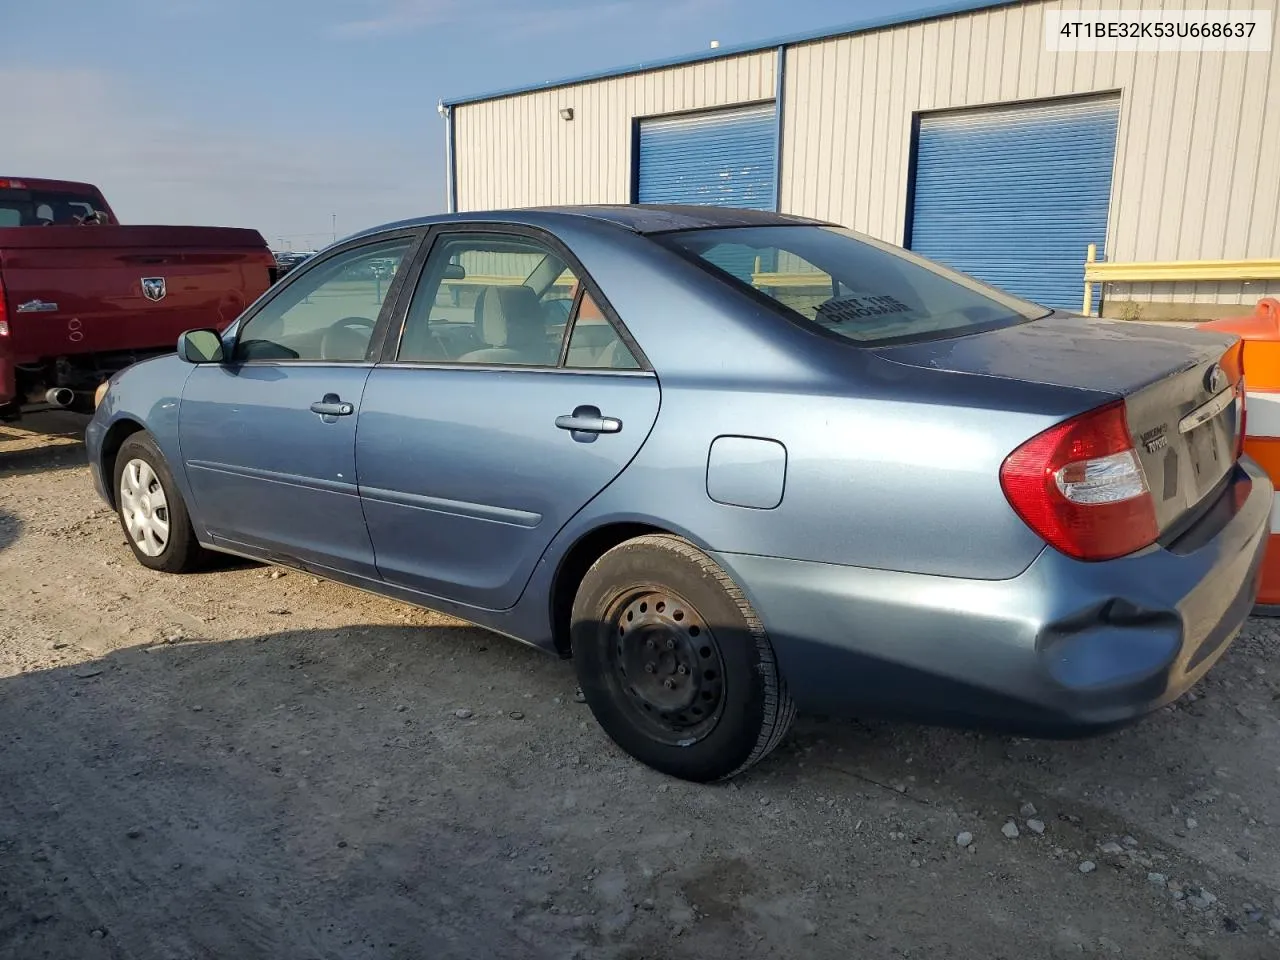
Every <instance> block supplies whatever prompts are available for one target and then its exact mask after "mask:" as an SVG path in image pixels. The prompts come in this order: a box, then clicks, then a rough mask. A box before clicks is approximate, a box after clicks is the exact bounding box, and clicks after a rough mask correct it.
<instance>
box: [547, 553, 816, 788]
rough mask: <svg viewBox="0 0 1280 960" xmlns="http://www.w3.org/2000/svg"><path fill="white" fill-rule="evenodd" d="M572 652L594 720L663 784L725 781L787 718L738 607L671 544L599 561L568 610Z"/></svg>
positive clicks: (733, 591) (721, 584) (696, 560)
mask: <svg viewBox="0 0 1280 960" xmlns="http://www.w3.org/2000/svg"><path fill="white" fill-rule="evenodd" d="M571 640H572V644H573V659H574V664H575V666H576V669H577V673H578V681H579V683H580V684H581V686H582V692H583V694H584V695H585V696H586V700H587V703H588V705H590V707H591V712H592V713H593V714H595V717H596V720H598V721H599V723H600V725H601V726H602V727H603V728H604V730H605V732H606V733H608V734H609V736H610V737H612V738H613V740H614V742H615V743H617V744H618V745H619V746H620V747H622V749H623V750H625V751H627V752H628V753H629V754H631V755H632V756H633V757H635V758H636V759H638V760H640V761H642V762H644V763H646V764H648V765H649V766H651V767H654V768H655V769H657V770H661V771H662V772H664V773H668V774H671V775H672V776H676V777H681V778H682V779H685V780H695V781H699V782H706V781H710V780H720V779H723V778H726V777H731V776H733V775H734V774H736V773H738V772H740V771H742V770H745V769H746V768H747V767H749V766H751V765H752V764H754V763H756V762H757V761H758V760H760V759H761V758H762V757H764V756H765V755H766V754H768V753H769V751H770V750H772V749H773V748H774V747H775V746H777V744H778V742H779V741H780V740H781V739H782V737H783V735H784V734H785V733H786V731H787V728H788V727H790V725H791V721H792V719H793V718H794V716H795V707H794V706H793V705H792V703H791V698H790V697H789V696H788V695H787V690H786V685H785V684H784V683H783V680H782V676H781V674H780V673H779V671H778V666H777V662H776V660H775V659H774V655H773V648H772V646H771V645H770V643H769V638H768V637H767V636H766V635H765V632H764V627H763V626H762V625H761V623H760V620H759V618H758V617H757V616H756V614H755V611H754V610H752V608H751V605H750V604H749V603H748V602H747V600H746V597H744V596H743V594H742V591H741V590H740V589H739V588H738V586H737V584H735V583H734V582H733V581H732V580H731V579H730V578H729V576H728V575H727V574H726V573H725V572H724V571H723V570H722V569H720V567H719V566H718V565H717V564H716V563H715V562H714V561H713V560H711V558H710V557H708V556H707V555H706V554H705V553H703V552H702V551H700V550H698V549H697V548H696V547H694V546H693V545H691V544H690V543H688V542H687V541H685V540H682V539H680V538H679V537H674V536H669V535H665V534H654V535H649V536H643V537H638V538H636V539H634V540H628V541H627V542H626V543H623V544H621V545H619V546H617V547H614V548H613V549H612V550H610V551H608V552H607V553H606V554H604V555H603V556H602V557H601V558H600V559H599V560H597V561H596V562H595V564H594V565H593V566H592V567H591V569H590V570H588V571H587V573H586V576H584V577H583V579H582V583H581V585H580V586H579V587H578V593H577V596H576V598H575V599H574V604H573V617H572V625H571Z"/></svg>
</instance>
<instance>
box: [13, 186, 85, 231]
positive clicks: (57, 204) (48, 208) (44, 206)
mask: <svg viewBox="0 0 1280 960" xmlns="http://www.w3.org/2000/svg"><path fill="white" fill-rule="evenodd" d="M94 203H95V198H94V197H92V196H87V195H85V194H83V193H63V192H60V191H57V190H18V189H15V188H12V187H0V227H39V226H45V225H50V224H54V225H64V224H75V223H78V222H79V221H80V220H81V219H82V218H83V217H85V216H86V215H88V214H91V213H93V212H94Z"/></svg>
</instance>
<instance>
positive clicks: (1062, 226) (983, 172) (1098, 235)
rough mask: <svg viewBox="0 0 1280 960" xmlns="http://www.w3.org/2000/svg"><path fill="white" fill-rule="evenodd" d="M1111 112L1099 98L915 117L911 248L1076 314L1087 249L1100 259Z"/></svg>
mask: <svg viewBox="0 0 1280 960" xmlns="http://www.w3.org/2000/svg"><path fill="white" fill-rule="evenodd" d="M1118 114H1119V100H1118V99H1116V98H1114V97H1108V98H1105V99H1097V98H1095V99H1090V100H1083V101H1063V102H1056V103H1052V104H1038V105H1034V106H1018V107H1008V108H999V109H984V110H972V111H964V112H956V113H945V114H933V115H926V116H922V117H921V118H920V126H919V135H918V137H917V141H916V167H915V183H914V192H913V195H914V203H913V209H912V211H911V233H910V246H911V248H912V249H913V250H915V251H916V252H918V253H920V254H922V255H924V256H926V257H929V258H931V259H933V260H937V261H939V262H941V263H945V264H947V265H948V266H951V267H954V268H955V269H957V270H961V271H963V272H965V273H968V274H971V275H973V276H975V277H978V278H979V279H981V280H985V281H987V282H988V283H991V284H994V285H995V286H998V287H1002V288H1004V289H1005V290H1008V291H1010V292H1011V293H1015V294H1017V295H1019V296H1022V297H1026V298H1027V299H1029V300H1032V301H1035V302H1036V303H1041V304H1044V305H1045V306H1049V307H1063V308H1066V309H1070V310H1077V311H1078V310H1079V309H1080V297H1081V294H1082V292H1083V289H1084V258H1085V248H1086V247H1087V246H1088V245H1089V244H1090V243H1096V244H1097V245H1098V256H1099V258H1102V256H1103V255H1104V250H1103V244H1104V241H1105V239H1106V233H1107V208H1108V205H1109V203H1110V198H1111V169H1112V165H1113V162H1114V159H1115V149H1116V123H1117V117H1118ZM1098 293H1100V291H1098ZM1097 295H1098V294H1095V297H1096V296H1097ZM1096 305H1097V304H1096V300H1095V309H1096Z"/></svg>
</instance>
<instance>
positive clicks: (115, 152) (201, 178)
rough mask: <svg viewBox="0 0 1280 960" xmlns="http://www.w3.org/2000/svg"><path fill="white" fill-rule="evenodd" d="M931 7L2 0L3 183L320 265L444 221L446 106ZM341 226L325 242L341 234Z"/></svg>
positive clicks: (616, 1) (563, 0) (652, 1)
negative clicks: (337, 253)
mask: <svg viewBox="0 0 1280 960" xmlns="http://www.w3.org/2000/svg"><path fill="white" fill-rule="evenodd" d="M934 5H936V0H920V2H914V0H907V2H906V3H901V2H899V3H895V2H892V0H786V2H784V3H779V2H778V0H594V2H592V0H41V2H38V3H31V2H24V0H0V7H2V8H4V9H3V13H2V14H0V23H2V26H0V49H2V50H3V56H2V57H0V90H4V91H5V92H6V97H5V107H4V111H3V122H2V123H0V176H15V177H21V176H29V177H54V178H59V179H71V180H87V181H89V182H91V183H96V184H98V186H100V187H101V188H102V191H103V193H104V194H105V195H106V197H107V200H108V202H109V203H110V204H111V206H112V208H113V209H114V210H115V212H116V214H117V216H119V217H120V219H121V221H122V222H125V223H188V224H206V225H222V226H244V227H252V228H254V229H257V230H259V231H261V232H262V234H263V236H265V237H266V238H267V242H268V243H270V244H271V245H272V246H273V247H287V248H290V249H294V250H303V249H315V248H317V247H321V246H323V245H324V244H326V243H328V242H330V241H331V240H332V239H333V234H334V231H335V229H336V233H337V236H338V237H342V236H345V235H347V234H350V233H353V232H355V231H356V230H360V229H363V228H364V227H367V226H372V225H374V224H378V223H384V222H387V221H390V220H398V219H402V218H404V217H411V216H417V215H421V214H427V213H435V212H439V211H441V210H443V209H444V208H445V178H444V167H445V162H444V121H443V120H442V119H441V118H440V116H439V115H438V113H437V111H436V105H437V103H438V102H439V101H440V100H441V99H454V98H459V97H465V96H470V95H474V94H480V93H486V92H489V91H493V90H501V89H506V88H509V87H514V86H524V85H532V84H537V83H542V82H544V81H547V80H554V79H559V78H562V77H567V76H574V75H577V74H582V73H587V72H592V71H596V70H607V69H610V68H613V67H618V66H624V65H627V64H632V63H637V62H641V61H646V60H654V59H661V58H665V57H672V56H678V55H681V54H685V53H695V52H698V51H701V50H705V49H707V48H708V47H709V45H710V42H711V41H712V40H719V41H720V43H721V44H722V45H723V46H726V47H727V46H733V45H736V44H740V43H749V42H755V41H759V40H769V39H772V38H774V37H777V36H780V35H784V34H792V33H798V32H803V31H808V30H819V29H824V28H827V27H838V26H841V25H844V24H847V23H850V22H853V21H857V20H861V19H865V18H867V17H872V16H879V15H883V14H886V13H890V12H893V11H895V10H902V9H918V8H921V7H927V6H934ZM335 220H336V224H335Z"/></svg>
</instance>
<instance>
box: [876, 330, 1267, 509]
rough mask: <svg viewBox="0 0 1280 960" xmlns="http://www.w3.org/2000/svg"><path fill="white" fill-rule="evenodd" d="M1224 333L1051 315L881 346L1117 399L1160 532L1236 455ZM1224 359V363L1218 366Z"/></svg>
mask: <svg viewBox="0 0 1280 960" xmlns="http://www.w3.org/2000/svg"><path fill="white" fill-rule="evenodd" d="M1235 339H1236V338H1234V337H1232V336H1224V335H1222V334H1215V333H1208V332H1206V331H1201V330H1194V329H1181V328H1178V327H1157V326H1154V325H1148V324H1141V323H1132V322H1125V321H1106V320H1092V319H1086V318H1082V317H1073V316H1068V315H1063V314H1054V315H1051V316H1049V317H1045V318H1044V319H1041V320H1035V321H1031V322H1029V323H1023V324H1019V325H1017V326H1012V327H1006V328H1004V329H1001V330H993V331H989V332H986V333H979V334H974V335H971V336H964V337H954V338H950V339H944V340H932V341H927V342H924V343H916V344H908V345H903V346H896V347H885V348H881V349H879V350H877V351H876V353H877V354H878V355H880V356H882V357H884V358H885V359H887V360H891V361H894V362H896V363H903V364H908V365H911V366H916V367H924V368H928V369H933V370H944V371H950V372H954V373H962V374H970V375H974V376H984V377H996V378H1000V379H1004V380H1008V381H1010V382H1011V389H1016V386H1014V384H1016V383H1019V382H1021V383H1044V384H1052V385H1054V386H1059V387H1068V388H1077V389H1080V390H1082V391H1088V392H1090V393H1094V394H1105V395H1109V396H1110V397H1120V398H1123V399H1124V401H1125V406H1126V410H1127V418H1128V423H1129V431H1130V433H1131V435H1132V436H1133V441H1134V447H1135V449H1136V450H1137V454H1138V459H1139V460H1140V461H1141V463H1142V468H1143V471H1144V473H1145V474H1146V478H1147V484H1148V486H1149V487H1150V489H1151V495H1152V497H1153V498H1154V500H1155V507H1156V521H1157V523H1158V525H1159V528H1160V531H1161V533H1162V534H1164V533H1168V532H1170V531H1171V529H1173V528H1177V527H1179V526H1181V525H1182V524H1184V523H1186V522H1189V521H1190V519H1192V518H1194V516H1195V515H1196V514H1197V507H1198V506H1200V505H1202V504H1205V505H1207V498H1208V497H1209V494H1210V493H1212V492H1213V491H1214V490H1215V489H1216V488H1217V487H1218V486H1219V484H1220V483H1222V482H1223V480H1224V478H1225V477H1226V476H1227V474H1228V472H1229V470H1230V469H1231V465H1232V464H1233V463H1234V462H1235V460H1236V450H1237V448H1238V444H1237V435H1238V431H1239V430H1240V427H1241V424H1240V416H1239V414H1240V404H1239V400H1238V398H1237V397H1236V391H1235V389H1234V388H1235V384H1236V381H1238V380H1239V372H1238V361H1237V362H1235V363H1233V362H1232V361H1231V360H1230V359H1228V358H1229V357H1230V356H1231V355H1232V354H1234V353H1235V351H1234V350H1233V342H1235ZM1224 361H1225V362H1224Z"/></svg>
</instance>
